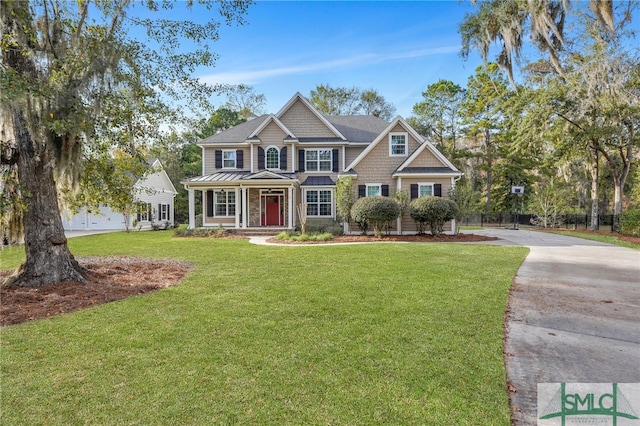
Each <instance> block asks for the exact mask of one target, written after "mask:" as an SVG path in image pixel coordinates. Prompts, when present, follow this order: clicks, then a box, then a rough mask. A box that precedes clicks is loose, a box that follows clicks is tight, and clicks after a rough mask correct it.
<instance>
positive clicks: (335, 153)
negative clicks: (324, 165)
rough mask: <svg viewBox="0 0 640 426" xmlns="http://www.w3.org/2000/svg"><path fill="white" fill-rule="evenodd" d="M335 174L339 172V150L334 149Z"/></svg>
mask: <svg viewBox="0 0 640 426" xmlns="http://www.w3.org/2000/svg"><path fill="white" fill-rule="evenodd" d="M333 172H334V173H337V172H338V149H337V148H334V149H333Z"/></svg>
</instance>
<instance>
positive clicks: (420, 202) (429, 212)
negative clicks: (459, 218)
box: [409, 195, 459, 236]
mask: <svg viewBox="0 0 640 426" xmlns="http://www.w3.org/2000/svg"><path fill="white" fill-rule="evenodd" d="M457 214H459V209H458V205H457V204H456V203H455V202H454V201H452V200H449V199H445V198H441V197H433V196H430V195H425V196H423V197H420V198H416V199H415V200H413V201H411V204H409V215H410V216H411V218H412V219H413V220H415V221H416V225H417V228H418V233H424V231H425V229H426V227H427V226H429V230H430V231H431V235H434V236H435V235H440V234H442V232H443V229H444V224H445V223H447V222H448V221H450V220H452V219H455V217H456V215H457Z"/></svg>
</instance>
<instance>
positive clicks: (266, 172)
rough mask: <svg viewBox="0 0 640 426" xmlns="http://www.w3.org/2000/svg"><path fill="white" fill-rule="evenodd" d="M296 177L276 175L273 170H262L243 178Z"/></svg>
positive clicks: (289, 174)
mask: <svg viewBox="0 0 640 426" xmlns="http://www.w3.org/2000/svg"><path fill="white" fill-rule="evenodd" d="M292 176H293V177H295V173H276V172H272V171H271V170H262V171H260V172H257V173H254V174H251V175H248V176H245V177H243V179H291V178H292Z"/></svg>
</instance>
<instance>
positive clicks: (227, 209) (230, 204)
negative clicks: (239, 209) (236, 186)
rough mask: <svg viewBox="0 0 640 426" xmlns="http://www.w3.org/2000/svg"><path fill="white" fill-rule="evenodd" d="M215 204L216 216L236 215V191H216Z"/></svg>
mask: <svg viewBox="0 0 640 426" xmlns="http://www.w3.org/2000/svg"><path fill="white" fill-rule="evenodd" d="M213 206H214V212H215V215H216V216H235V214H236V193H235V192H234V191H216V192H215V193H214V198H213Z"/></svg>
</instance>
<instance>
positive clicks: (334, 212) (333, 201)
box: [302, 186, 336, 219]
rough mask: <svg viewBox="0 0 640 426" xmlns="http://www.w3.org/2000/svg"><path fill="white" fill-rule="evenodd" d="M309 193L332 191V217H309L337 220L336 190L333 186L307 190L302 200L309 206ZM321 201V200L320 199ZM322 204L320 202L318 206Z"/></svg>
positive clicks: (315, 187)
mask: <svg viewBox="0 0 640 426" xmlns="http://www.w3.org/2000/svg"><path fill="white" fill-rule="evenodd" d="M309 191H330V192H331V215H329V216H325V215H309V216H308V217H312V218H320V219H328V218H331V219H335V218H336V202H335V201H336V191H335V188H334V187H333V186H314V187H311V188H305V189H304V191H303V194H302V199H303V200H304V201H303V202H304V203H305V204H307V192H309ZM319 196H320V194H318V197H319ZM318 200H319V198H318ZM319 204H320V201H318V205H319ZM318 211H320V209H319V208H318Z"/></svg>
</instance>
